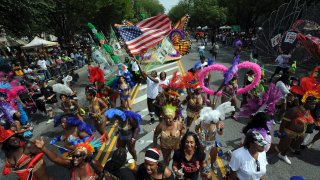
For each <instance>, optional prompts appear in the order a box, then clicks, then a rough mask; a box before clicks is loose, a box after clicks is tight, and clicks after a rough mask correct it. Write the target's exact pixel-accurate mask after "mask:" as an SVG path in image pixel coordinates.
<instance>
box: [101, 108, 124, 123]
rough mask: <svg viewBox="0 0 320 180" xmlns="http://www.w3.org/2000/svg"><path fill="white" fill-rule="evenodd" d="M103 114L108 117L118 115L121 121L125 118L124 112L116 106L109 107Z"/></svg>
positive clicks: (111, 117)
mask: <svg viewBox="0 0 320 180" xmlns="http://www.w3.org/2000/svg"><path fill="white" fill-rule="evenodd" d="M104 116H105V117H106V118H108V119H113V118H114V116H118V117H120V118H121V120H122V121H125V120H126V119H127V117H126V114H125V113H124V112H123V111H121V110H120V109H117V108H111V109H109V110H107V111H106V112H105V113H104Z"/></svg>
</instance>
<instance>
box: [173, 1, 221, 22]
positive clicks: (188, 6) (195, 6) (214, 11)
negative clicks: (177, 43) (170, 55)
mask: <svg viewBox="0 0 320 180" xmlns="http://www.w3.org/2000/svg"><path fill="white" fill-rule="evenodd" d="M185 14H190V15H191V18H190V22H189V25H190V26H191V27H196V26H209V27H211V28H215V27H217V26H219V25H221V24H223V23H225V22H226V20H227V8H225V7H220V6H219V4H218V2H217V0H182V1H180V2H179V3H178V4H177V5H176V6H174V7H173V8H172V9H171V10H170V11H169V16H170V17H171V18H172V20H173V21H174V22H176V21H177V20H179V19H180V18H181V17H182V16H183V15H185Z"/></svg>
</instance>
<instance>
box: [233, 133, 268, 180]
mask: <svg viewBox="0 0 320 180" xmlns="http://www.w3.org/2000/svg"><path fill="white" fill-rule="evenodd" d="M267 144H268V142H267V141H265V140H264V138H263V136H262V135H261V134H260V133H259V132H257V131H249V132H248V133H247V134H246V138H245V140H244V144H243V147H241V148H239V149H237V150H235V151H233V152H232V155H231V160H230V163H229V167H230V169H231V173H230V179H232V180H236V179H239V180H260V179H261V180H263V179H264V175H265V174H266V172H267V165H268V162H267V156H266V152H265V150H264V149H265V146H266V145H267Z"/></svg>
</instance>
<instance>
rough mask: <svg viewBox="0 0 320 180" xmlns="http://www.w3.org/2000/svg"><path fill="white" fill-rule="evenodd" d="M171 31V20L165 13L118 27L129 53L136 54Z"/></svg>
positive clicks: (152, 45) (156, 42)
mask: <svg viewBox="0 0 320 180" xmlns="http://www.w3.org/2000/svg"><path fill="white" fill-rule="evenodd" d="M170 31H171V21H170V19H169V17H168V16H167V15H165V14H161V15H158V16H154V17H151V18H148V19H145V20H143V21H141V22H139V23H137V24H136V25H135V26H122V27H119V28H118V32H119V34H120V36H121V38H122V39H123V40H124V41H125V43H126V44H127V46H128V49H129V51H130V53H131V54H133V55H136V54H139V53H141V52H144V51H146V50H147V49H149V48H152V47H154V46H155V45H157V44H158V43H159V42H161V41H162V39H163V38H164V37H165V36H167V35H168V34H169V33H170Z"/></svg>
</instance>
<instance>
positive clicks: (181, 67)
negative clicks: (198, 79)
mask: <svg viewBox="0 0 320 180" xmlns="http://www.w3.org/2000/svg"><path fill="white" fill-rule="evenodd" d="M177 63H178V65H179V66H180V69H181V74H184V73H185V71H184V68H183V66H182V63H181V61H180V60H179V61H177Z"/></svg>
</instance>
